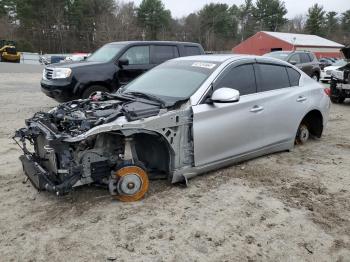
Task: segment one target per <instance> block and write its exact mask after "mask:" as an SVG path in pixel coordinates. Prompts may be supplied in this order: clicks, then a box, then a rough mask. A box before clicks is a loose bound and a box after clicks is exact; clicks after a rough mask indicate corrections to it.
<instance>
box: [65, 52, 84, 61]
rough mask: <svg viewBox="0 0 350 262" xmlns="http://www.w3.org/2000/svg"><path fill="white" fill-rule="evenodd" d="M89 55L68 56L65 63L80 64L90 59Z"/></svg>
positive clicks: (76, 54)
mask: <svg viewBox="0 0 350 262" xmlns="http://www.w3.org/2000/svg"><path fill="white" fill-rule="evenodd" d="M89 55H90V54H89V53H75V54H72V55H69V56H67V57H66V58H65V59H64V60H63V62H79V61H83V60H84V59H86V58H88V57H89Z"/></svg>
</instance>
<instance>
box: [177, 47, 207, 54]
mask: <svg viewBox="0 0 350 262" xmlns="http://www.w3.org/2000/svg"><path fill="white" fill-rule="evenodd" d="M183 50H184V51H183V54H182V56H193V55H202V54H203V53H204V52H203V50H202V49H201V48H200V47H199V46H193V45H184V49H183Z"/></svg>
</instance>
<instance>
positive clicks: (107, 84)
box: [41, 41, 204, 102]
mask: <svg viewBox="0 0 350 262" xmlns="http://www.w3.org/2000/svg"><path fill="white" fill-rule="evenodd" d="M202 54H204V50H203V48H202V46H201V45H199V44H196V43H186V42H165V41H150V42H145V41H133V42H114V43H109V44H106V45H104V46H102V47H101V48H100V49H98V50H97V51H96V52H94V53H93V54H92V55H91V56H89V57H88V58H87V59H85V60H84V61H81V62H76V63H59V64H51V65H48V66H47V67H46V68H45V69H44V72H43V78H42V80H41V89H42V91H43V92H44V93H45V94H46V95H47V96H49V97H52V98H54V99H55V100H57V101H59V102H66V101H69V100H74V99H79V98H88V97H89V96H90V95H91V94H92V93H94V92H96V91H102V92H113V91H116V90H117V89H118V88H119V87H120V86H123V85H125V84H127V83H129V82H130V81H131V80H133V79H135V78H136V77H137V76H139V75H141V74H142V73H144V72H146V71H147V70H149V69H151V68H153V67H155V66H156V65H158V64H161V63H163V62H165V61H167V60H169V59H172V58H176V57H180V56H192V55H202Z"/></svg>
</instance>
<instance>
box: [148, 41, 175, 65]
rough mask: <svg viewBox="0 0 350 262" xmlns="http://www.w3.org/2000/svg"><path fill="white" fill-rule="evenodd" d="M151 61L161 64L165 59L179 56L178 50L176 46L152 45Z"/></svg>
mask: <svg viewBox="0 0 350 262" xmlns="http://www.w3.org/2000/svg"><path fill="white" fill-rule="evenodd" d="M152 50H153V53H152V62H153V63H155V64H161V63H163V62H165V61H167V60H170V59H173V58H175V57H179V51H178V49H177V47H176V46H171V45H156V46H153V47H152Z"/></svg>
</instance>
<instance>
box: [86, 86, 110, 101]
mask: <svg viewBox="0 0 350 262" xmlns="http://www.w3.org/2000/svg"><path fill="white" fill-rule="evenodd" d="M96 92H109V90H108V88H106V87H104V86H97V85H96V86H90V87H88V88H87V89H86V90H85V91H84V92H83V94H82V98H83V99H86V98H89V97H90V96H91V95H92V94H93V93H96Z"/></svg>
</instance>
